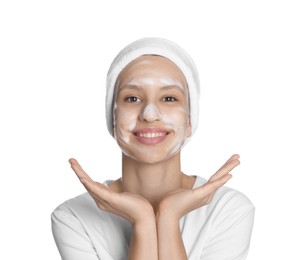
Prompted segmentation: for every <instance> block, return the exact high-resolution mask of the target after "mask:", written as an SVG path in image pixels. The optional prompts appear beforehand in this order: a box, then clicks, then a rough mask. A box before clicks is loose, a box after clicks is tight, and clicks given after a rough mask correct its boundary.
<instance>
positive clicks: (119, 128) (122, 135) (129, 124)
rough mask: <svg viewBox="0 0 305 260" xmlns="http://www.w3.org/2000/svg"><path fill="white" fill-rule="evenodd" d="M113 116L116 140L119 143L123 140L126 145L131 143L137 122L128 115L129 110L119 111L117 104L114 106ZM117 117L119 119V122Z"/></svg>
mask: <svg viewBox="0 0 305 260" xmlns="http://www.w3.org/2000/svg"><path fill="white" fill-rule="evenodd" d="M113 115H114V116H113V122H114V138H115V139H116V140H117V141H118V140H122V141H123V142H124V143H127V144H128V143H130V137H129V136H130V132H131V131H132V130H133V129H134V128H135V126H136V120H135V119H134V118H133V116H131V115H130V113H128V110H127V111H126V110H123V109H120V110H118V108H117V104H116V103H115V105H114V109H113ZM116 115H117V117H118V118H119V122H118V118H116Z"/></svg>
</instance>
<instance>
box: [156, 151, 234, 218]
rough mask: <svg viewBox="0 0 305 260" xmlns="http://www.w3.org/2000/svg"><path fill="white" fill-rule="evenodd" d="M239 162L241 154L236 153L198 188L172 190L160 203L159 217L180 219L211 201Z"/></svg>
mask: <svg viewBox="0 0 305 260" xmlns="http://www.w3.org/2000/svg"><path fill="white" fill-rule="evenodd" d="M239 164H240V161H239V155H238V154H234V155H232V156H231V157H230V159H229V160H228V161H227V162H226V163H225V164H224V165H223V166H222V167H221V168H220V169H219V170H218V171H217V172H216V173H215V174H214V175H212V176H211V178H210V179H209V181H208V182H207V183H205V184H204V185H202V186H200V187H198V188H196V189H179V190H176V191H174V192H170V193H169V194H168V195H167V196H166V197H165V198H164V199H163V200H161V202H160V203H159V206H158V210H157V218H159V217H161V216H167V217H169V218H170V219H174V220H176V221H179V219H180V218H182V217H183V216H184V215H186V214H187V213H189V212H190V211H192V210H194V209H197V208H199V207H201V206H204V205H206V204H208V203H210V202H211V200H212V198H213V195H214V193H215V192H216V190H217V189H218V188H220V187H221V186H223V185H224V184H225V183H226V182H227V181H228V180H229V179H230V178H231V177H232V175H231V174H230V171H231V170H233V169H234V168H235V167H236V166H238V165H239Z"/></svg>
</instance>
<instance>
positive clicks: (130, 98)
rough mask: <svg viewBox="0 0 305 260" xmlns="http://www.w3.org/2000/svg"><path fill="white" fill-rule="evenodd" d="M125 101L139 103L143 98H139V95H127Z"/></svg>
mask: <svg viewBox="0 0 305 260" xmlns="http://www.w3.org/2000/svg"><path fill="white" fill-rule="evenodd" d="M125 101H127V102H129V103H137V102H141V99H139V98H138V97H134V96H131V97H127V98H125Z"/></svg>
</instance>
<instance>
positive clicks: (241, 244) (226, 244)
mask: <svg viewBox="0 0 305 260" xmlns="http://www.w3.org/2000/svg"><path fill="white" fill-rule="evenodd" d="M217 207H218V209H219V210H215V211H216V212H217V213H216V215H217V216H216V217H215V220H214V223H213V228H212V234H211V237H210V241H209V243H208V245H206V246H205V247H204V248H203V250H202V254H201V257H200V260H245V259H246V257H247V254H248V251H249V246H250V239H251V234H252V228H253V223H254V212H255V208H254V206H253V205H252V203H251V202H250V201H249V200H248V198H247V197H245V196H244V195H243V194H234V195H233V196H230V199H229V200H224V201H222V202H220V203H219V205H218V206H217Z"/></svg>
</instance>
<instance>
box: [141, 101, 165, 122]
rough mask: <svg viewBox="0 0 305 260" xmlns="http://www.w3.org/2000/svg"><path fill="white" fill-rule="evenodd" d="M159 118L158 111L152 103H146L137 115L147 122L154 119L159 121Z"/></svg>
mask: <svg viewBox="0 0 305 260" xmlns="http://www.w3.org/2000/svg"><path fill="white" fill-rule="evenodd" d="M160 118H161V115H160V111H159V109H158V108H157V107H156V106H155V105H153V104H147V105H146V106H144V107H143V110H142V111H141V113H140V115H139V119H140V120H141V121H146V122H149V123H150V122H154V121H159V120H160Z"/></svg>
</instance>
